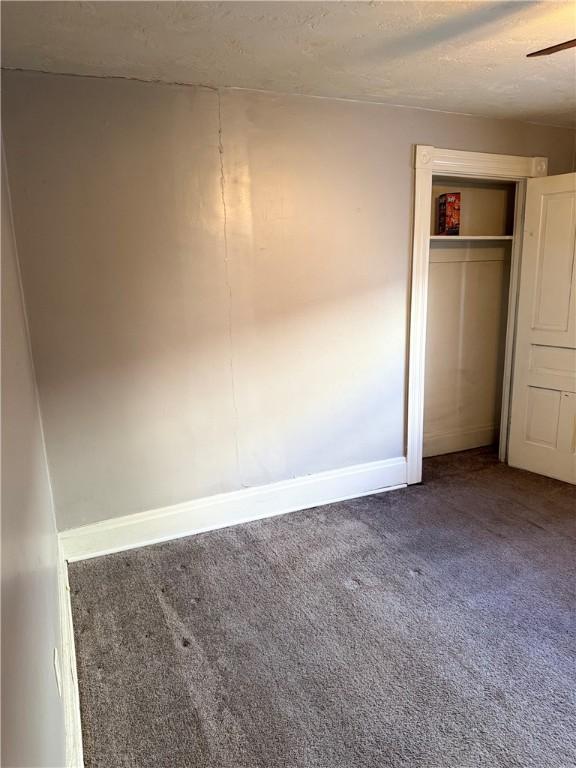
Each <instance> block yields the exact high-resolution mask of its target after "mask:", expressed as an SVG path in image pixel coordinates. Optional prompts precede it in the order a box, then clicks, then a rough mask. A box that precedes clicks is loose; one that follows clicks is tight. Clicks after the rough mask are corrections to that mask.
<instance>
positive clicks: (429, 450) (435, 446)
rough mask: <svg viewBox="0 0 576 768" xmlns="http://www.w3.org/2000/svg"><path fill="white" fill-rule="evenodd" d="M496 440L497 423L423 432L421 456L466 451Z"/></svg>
mask: <svg viewBox="0 0 576 768" xmlns="http://www.w3.org/2000/svg"><path fill="white" fill-rule="evenodd" d="M497 442H498V425H497V424H489V425H486V426H481V427H474V428H472V429H466V430H460V431H458V432H444V433H441V434H431V433H428V434H426V433H425V434H424V447H423V452H422V454H423V456H424V457H426V456H441V455H442V454H443V453H455V452H456V451H468V450H469V449H470V448H480V447H481V446H482V445H493V444H495V443H497Z"/></svg>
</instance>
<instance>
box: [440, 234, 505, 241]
mask: <svg viewBox="0 0 576 768" xmlns="http://www.w3.org/2000/svg"><path fill="white" fill-rule="evenodd" d="M513 239H514V237H513V236H512V235H430V240H435V241H436V240H440V241H442V242H448V240H455V241H466V240H513Z"/></svg>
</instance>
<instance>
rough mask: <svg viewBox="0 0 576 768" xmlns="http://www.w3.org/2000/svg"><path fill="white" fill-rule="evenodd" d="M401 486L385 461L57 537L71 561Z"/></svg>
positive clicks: (400, 463) (400, 476) (398, 469)
mask: <svg viewBox="0 0 576 768" xmlns="http://www.w3.org/2000/svg"><path fill="white" fill-rule="evenodd" d="M405 485H406V459H405V458H403V457H400V458H394V459H385V460H384V461H374V462H370V463H369V464H357V465H355V466H351V467H345V468H344V469H335V470H330V471H328V472H320V473H318V474H315V475H309V476H307V477H297V478H295V479H293V480H284V481H282V482H279V483H271V484H270V485H263V486H257V487H254V488H245V489H242V490H239V491H232V492H231V493H222V494H218V495H216V496H209V497H206V498H203V499H195V500H193V501H189V502H184V503H183V504H175V505H173V506H170V507H163V508H161V509H153V510H150V511H148V512H138V513H135V514H132V515H126V516H124V517H118V518H114V519H111V520H103V521H102V522H99V523H94V524H92V525H85V526H82V527H80V528H72V529H69V530H65V531H62V532H61V533H60V535H59V538H60V544H61V546H62V551H63V553H64V557H65V558H66V560H68V561H70V562H72V561H75V560H85V559H87V558H90V557H98V556H100V555H106V554H111V553H112V552H120V551H122V550H126V549H133V548H134V547H143V546H145V545H147V544H156V543H158V542H161V541H168V540H169V539H177V538H180V537H182V536H190V535H191V534H194V533H203V532H205V531H211V530H214V529H216V528H225V527H227V526H230V525H236V524H238V523H245V522H249V521H250V520H258V519H260V518H263V517H272V516H273V515H280V514H284V513H285V512H295V511H296V510H299V509H308V508H310V507H317V506H321V505H324V504H330V503H333V502H337V501H344V500H346V499H352V498H355V497H358V496H368V495H370V494H372V493H381V492H382V491H390V490H394V489H396V488H403V487H404V486H405Z"/></svg>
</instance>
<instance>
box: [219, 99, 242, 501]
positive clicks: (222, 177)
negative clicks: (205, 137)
mask: <svg viewBox="0 0 576 768" xmlns="http://www.w3.org/2000/svg"><path fill="white" fill-rule="evenodd" d="M216 96H217V98H218V157H219V160H220V197H221V200H222V213H223V221H222V234H223V239H224V280H225V282H226V290H227V293H228V348H229V352H230V357H229V367H230V378H231V384H232V409H233V411H234V446H235V451H236V468H237V472H238V481H239V483H240V486H241V487H245V486H244V483H243V481H242V472H241V469H240V446H239V441H238V432H239V422H240V419H239V415H238V402H237V399H236V372H235V368H234V332H233V312H232V281H231V278H230V256H229V251H228V208H227V206H226V174H225V171H224V142H223V138H222V101H221V97H220V90H219V89H216Z"/></svg>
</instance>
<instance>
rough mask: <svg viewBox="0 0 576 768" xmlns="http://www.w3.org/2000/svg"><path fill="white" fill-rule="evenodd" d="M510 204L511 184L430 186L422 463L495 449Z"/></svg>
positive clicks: (440, 182)
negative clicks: (446, 212)
mask: <svg viewBox="0 0 576 768" xmlns="http://www.w3.org/2000/svg"><path fill="white" fill-rule="evenodd" d="M515 197H516V184H515V183H510V182H499V181H486V180H481V179H480V180H475V179H458V178H448V177H441V176H438V177H434V178H433V180H432V200H431V220H430V253H429V259H428V297H427V313H426V360H425V376H424V435H423V456H424V457H427V456H437V455H440V454H444V453H453V452H455V451H463V450H467V449H469V448H478V447H480V446H486V445H497V444H498V438H499V433H500V418H501V404H502V392H503V379H504V359H505V351H506V326H507V319H508V302H509V290H510V265H511V255H512V244H513V241H514V210H515V205H514V203H515ZM446 200H448V206H449V207H452V206H453V205H454V206H455V207H456V208H457V210H456V218H457V219H458V221H457V222H455V223H454V224H453V226H452V231H453V234H444V232H443V231H442V227H441V223H442V222H441V221H440V219H441V217H442V207H443V206H442V203H443V201H446ZM448 229H450V227H448Z"/></svg>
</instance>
